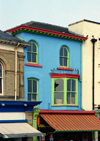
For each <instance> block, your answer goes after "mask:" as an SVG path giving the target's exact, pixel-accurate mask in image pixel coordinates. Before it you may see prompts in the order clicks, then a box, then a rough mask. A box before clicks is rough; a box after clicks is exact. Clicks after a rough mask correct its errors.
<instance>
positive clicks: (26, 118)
mask: <svg viewBox="0 0 100 141" xmlns="http://www.w3.org/2000/svg"><path fill="white" fill-rule="evenodd" d="M40 103H41V102H39V101H38V102H27V101H0V141H33V137H38V139H39V141H40V140H41V137H42V136H43V135H44V133H42V132H40V131H38V130H37V129H35V128H33V125H32V124H30V121H31V119H33V116H31V115H33V114H32V113H33V107H34V106H37V105H38V104H40ZM30 113H31V115H30Z"/></svg>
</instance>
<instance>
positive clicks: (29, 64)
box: [25, 63, 43, 68]
mask: <svg viewBox="0 0 100 141" xmlns="http://www.w3.org/2000/svg"><path fill="white" fill-rule="evenodd" d="M25 65H26V66H33V67H41V68H42V67H43V66H42V65H38V64H34V63H25Z"/></svg>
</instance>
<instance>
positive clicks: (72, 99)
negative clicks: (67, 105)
mask: <svg viewBox="0 0 100 141" xmlns="http://www.w3.org/2000/svg"><path fill="white" fill-rule="evenodd" d="M71 104H75V93H72V94H71Z"/></svg>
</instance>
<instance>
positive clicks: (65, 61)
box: [64, 58, 67, 66]
mask: <svg viewBox="0 0 100 141" xmlns="http://www.w3.org/2000/svg"><path fill="white" fill-rule="evenodd" d="M64 66H67V58H64Z"/></svg>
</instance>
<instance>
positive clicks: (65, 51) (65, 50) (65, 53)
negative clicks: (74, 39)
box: [64, 48, 67, 57]
mask: <svg viewBox="0 0 100 141" xmlns="http://www.w3.org/2000/svg"><path fill="white" fill-rule="evenodd" d="M64 56H65V57H67V49H66V48H64Z"/></svg>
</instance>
